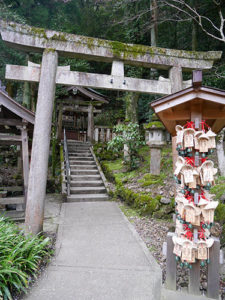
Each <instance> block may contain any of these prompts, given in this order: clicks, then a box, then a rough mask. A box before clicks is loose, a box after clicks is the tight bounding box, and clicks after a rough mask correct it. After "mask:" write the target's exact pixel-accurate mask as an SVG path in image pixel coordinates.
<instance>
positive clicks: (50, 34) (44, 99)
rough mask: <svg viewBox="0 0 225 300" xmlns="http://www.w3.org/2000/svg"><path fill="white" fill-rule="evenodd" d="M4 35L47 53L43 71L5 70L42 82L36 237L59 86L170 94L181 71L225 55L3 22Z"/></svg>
mask: <svg viewBox="0 0 225 300" xmlns="http://www.w3.org/2000/svg"><path fill="white" fill-rule="evenodd" d="M0 32H1V36H2V39H3V40H4V41H5V42H6V43H7V44H8V45H9V46H10V47H13V48H16V49H19V50H22V51H25V52H41V53H43V55H42V63H41V67H37V66H12V65H7V66H6V79H11V80H22V81H33V82H39V89H38V101H37V108H36V118H35V127H34V135H33V145H32V155H31V166H30V174H29V183H28V195H27V207H26V230H27V231H28V232H32V233H34V234H35V233H38V232H40V231H42V229H43V216H44V200H45V193H46V181H47V170H48V155H49V144H50V133H51V120H52V111H53V100H54V95H55V85H56V84H64V85H76V86H85V87H94V88H102V89H112V90H122V91H132V92H141V93H148V94H160V95H167V94H170V93H174V92H176V91H178V90H181V89H183V88H185V87H188V85H189V83H188V82H183V80H182V71H192V70H194V69H202V70H207V69H210V68H212V66H213V63H214V61H215V60H218V59H220V57H221V55H222V52H217V51H209V52H191V51H183V50H172V49H164V48H157V47H148V46H143V45H134V44H125V43H120V42H116V41H107V40H102V39H97V38H90V37H85V36H79V35H75V34H67V33H62V32H57V31H52V30H45V29H42V28H36V27H30V26H27V25H20V24H16V23H12V22H5V21H0ZM58 55H61V56H66V57H74V58H81V59H87V60H95V61H100V62H108V63H112V72H111V75H104V74H91V73H82V72H74V71H70V70H65V69H63V68H60V67H58ZM124 64H129V65H134V66H142V67H146V68H155V69H164V70H169V78H168V79H163V78H161V79H160V80H146V79H137V78H130V77H125V76H124Z"/></svg>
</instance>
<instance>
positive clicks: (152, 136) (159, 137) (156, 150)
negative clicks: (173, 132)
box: [145, 121, 166, 175]
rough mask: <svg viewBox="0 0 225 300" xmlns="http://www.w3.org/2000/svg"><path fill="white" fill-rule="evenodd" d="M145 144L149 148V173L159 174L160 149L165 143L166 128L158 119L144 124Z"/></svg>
mask: <svg viewBox="0 0 225 300" xmlns="http://www.w3.org/2000/svg"><path fill="white" fill-rule="evenodd" d="M145 130H146V138H147V141H146V142H147V144H148V145H149V147H150V150H151V162H150V173H151V174H153V175H159V174H160V162H161V150H162V147H163V146H164V145H165V144H166V130H165V127H164V126H163V124H162V123H161V122H160V121H153V122H150V123H149V124H147V125H146V126H145Z"/></svg>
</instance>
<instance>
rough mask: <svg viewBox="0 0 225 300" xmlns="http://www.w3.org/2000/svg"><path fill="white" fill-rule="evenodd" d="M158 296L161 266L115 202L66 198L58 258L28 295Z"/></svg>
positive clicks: (98, 299)
mask: <svg viewBox="0 0 225 300" xmlns="http://www.w3.org/2000/svg"><path fill="white" fill-rule="evenodd" d="M160 297H161V270H160V267H159V266H158V264H157V263H156V262H155V260H154V258H153V257H152V256H151V254H150V252H149V250H148V249H147V248H146V246H145V244H144V243H143V241H142V240H141V239H140V237H139V235H138V234H137V232H136V231H135V230H134V229H133V226H132V225H131V224H130V223H129V221H128V220H127V219H126V218H125V217H124V215H123V214H122V212H121V211H120V209H119V207H118V205H117V204H116V203H115V202H85V203H83V202H79V203H63V205H62V210H61V218H60V225H59V231H58V238H57V250H56V257H55V258H54V260H53V261H52V263H51V265H50V266H49V267H48V268H47V270H46V271H45V273H44V274H43V275H42V277H41V278H40V280H39V281H38V282H37V283H36V284H35V286H34V287H33V288H32V290H31V292H30V294H29V295H28V296H27V297H26V299H29V300H36V299H38V300H45V299H46V300H50V299H54V300H58V299H60V300H64V299H65V300H68V299H75V300H82V299H84V300H88V299H93V300H103V299H104V300H108V299H110V300H120V299H121V300H123V299H124V300H125V299H127V300H128V299H129V300H132V299H138V300H142V299H143V300H144V299H148V300H157V299H160Z"/></svg>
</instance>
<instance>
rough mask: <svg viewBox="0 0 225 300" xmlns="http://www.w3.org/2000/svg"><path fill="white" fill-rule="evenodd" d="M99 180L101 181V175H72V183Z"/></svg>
mask: <svg viewBox="0 0 225 300" xmlns="http://www.w3.org/2000/svg"><path fill="white" fill-rule="evenodd" d="M99 179H101V176H100V175H99V174H98V175H89V174H87V175H85V174H84V175H71V180H72V181H83V180H86V181H88V180H90V181H92V180H99Z"/></svg>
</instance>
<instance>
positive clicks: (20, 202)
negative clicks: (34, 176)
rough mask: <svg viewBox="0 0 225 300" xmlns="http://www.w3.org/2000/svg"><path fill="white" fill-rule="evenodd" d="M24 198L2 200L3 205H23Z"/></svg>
mask: <svg viewBox="0 0 225 300" xmlns="http://www.w3.org/2000/svg"><path fill="white" fill-rule="evenodd" d="M23 203H24V198H23V197H10V198H8V197H7V198H0V204H1V205H8V204H23Z"/></svg>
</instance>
